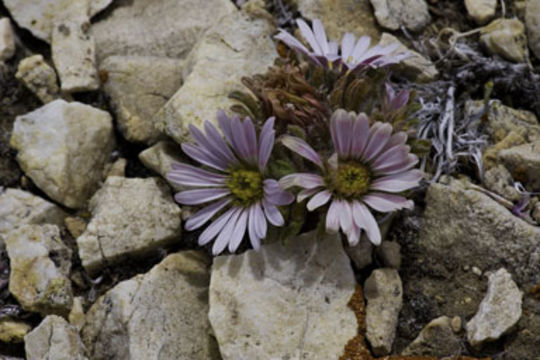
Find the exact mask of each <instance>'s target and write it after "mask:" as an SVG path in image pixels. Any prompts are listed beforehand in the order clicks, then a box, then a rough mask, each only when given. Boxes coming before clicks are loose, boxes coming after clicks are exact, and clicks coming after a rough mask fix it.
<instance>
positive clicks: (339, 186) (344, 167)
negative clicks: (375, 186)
mask: <svg viewBox="0 0 540 360" xmlns="http://www.w3.org/2000/svg"><path fill="white" fill-rule="evenodd" d="M332 180H333V185H334V188H335V191H336V194H337V195H339V196H341V197H343V198H346V199H354V198H358V197H360V196H362V195H364V194H366V193H367V192H368V191H369V184H370V183H371V172H370V171H369V168H368V167H367V166H365V165H363V164H360V163H356V162H354V161H349V162H347V163H344V164H340V165H339V166H338V168H337V172H336V175H335V177H334V178H332Z"/></svg>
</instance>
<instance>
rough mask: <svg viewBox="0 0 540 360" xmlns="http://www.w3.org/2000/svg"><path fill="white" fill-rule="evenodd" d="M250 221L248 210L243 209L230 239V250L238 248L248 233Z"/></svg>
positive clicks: (233, 250)
mask: <svg viewBox="0 0 540 360" xmlns="http://www.w3.org/2000/svg"><path fill="white" fill-rule="evenodd" d="M247 221H248V210H245V209H244V210H242V212H241V213H240V215H239V216H238V220H237V221H236V225H235V226H234V230H233V233H232V237H231V239H230V240H229V251H230V252H235V251H236V250H237V249H238V246H239V245H240V243H241V242H242V239H243V238H244V235H245V233H246V225H247Z"/></svg>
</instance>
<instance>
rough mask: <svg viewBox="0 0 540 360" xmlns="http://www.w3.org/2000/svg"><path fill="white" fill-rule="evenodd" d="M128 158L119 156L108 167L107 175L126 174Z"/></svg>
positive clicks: (122, 175)
mask: <svg viewBox="0 0 540 360" xmlns="http://www.w3.org/2000/svg"><path fill="white" fill-rule="evenodd" d="M126 166H127V160H126V159H125V158H119V159H117V160H116V161H115V162H114V163H112V164H111V166H110V167H109V168H108V169H107V176H106V177H109V176H121V177H124V176H126Z"/></svg>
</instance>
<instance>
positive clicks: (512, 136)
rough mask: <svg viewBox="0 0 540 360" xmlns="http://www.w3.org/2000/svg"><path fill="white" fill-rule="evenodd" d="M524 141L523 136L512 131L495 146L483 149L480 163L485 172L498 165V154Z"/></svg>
mask: <svg viewBox="0 0 540 360" xmlns="http://www.w3.org/2000/svg"><path fill="white" fill-rule="evenodd" d="M525 143H526V140H525V138H524V137H523V136H521V135H519V134H518V133H516V132H514V131H510V132H509V133H508V135H506V137H504V138H503V139H502V140H501V141H499V142H496V143H495V144H493V145H491V146H488V147H486V148H485V149H484V153H483V154H482V162H483V165H484V169H485V170H488V171H489V170H491V169H492V168H494V167H496V166H497V165H499V163H500V161H499V153H500V152H501V151H502V150H505V149H510V148H512V147H514V146H517V145H521V144H525Z"/></svg>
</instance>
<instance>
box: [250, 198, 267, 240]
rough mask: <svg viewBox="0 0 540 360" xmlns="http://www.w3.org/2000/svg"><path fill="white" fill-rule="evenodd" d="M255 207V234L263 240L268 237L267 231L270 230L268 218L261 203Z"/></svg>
mask: <svg viewBox="0 0 540 360" xmlns="http://www.w3.org/2000/svg"><path fill="white" fill-rule="evenodd" d="M253 207H254V210H253V211H254V214H253V216H254V220H255V234H256V235H257V236H258V237H259V238H261V239H263V238H265V237H266V231H267V230H268V225H267V224H266V217H265V215H264V211H263V208H262V205H261V202H257V203H255V204H254V205H253Z"/></svg>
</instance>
